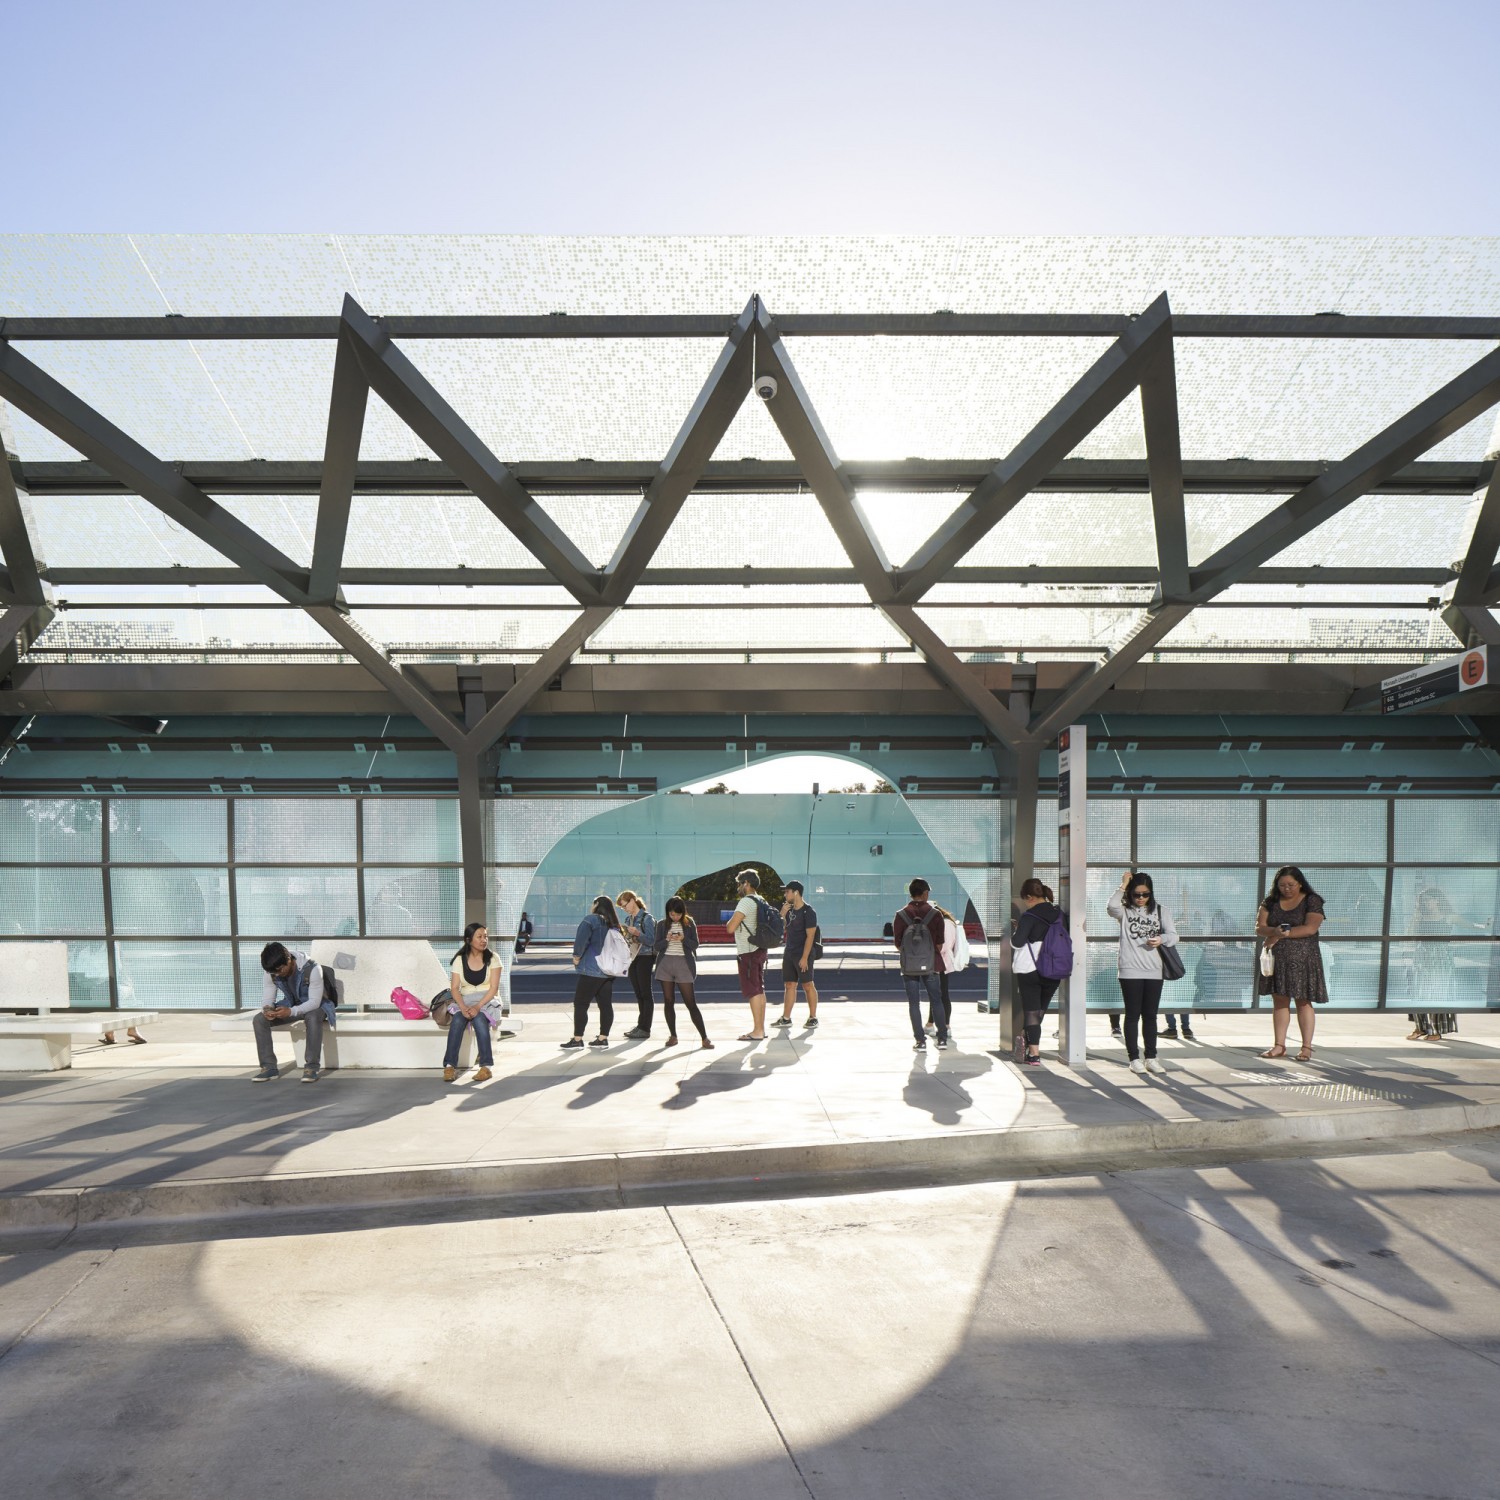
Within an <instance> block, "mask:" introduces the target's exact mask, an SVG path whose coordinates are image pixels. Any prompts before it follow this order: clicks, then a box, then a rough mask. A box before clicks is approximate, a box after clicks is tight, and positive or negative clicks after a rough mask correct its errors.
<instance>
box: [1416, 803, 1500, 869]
mask: <svg viewBox="0 0 1500 1500" xmlns="http://www.w3.org/2000/svg"><path fill="white" fill-rule="evenodd" d="M1496 858H1500V799H1497V798H1494V797H1471V798H1465V799H1459V798H1440V797H1403V798H1398V799H1397V802H1396V859H1397V860H1398V861H1401V862H1405V861H1418V860H1421V861H1425V860H1431V861H1432V862H1433V863H1434V864H1455V865H1458V864H1484V863H1486V862H1488V861H1490V860H1494V859H1496Z"/></svg>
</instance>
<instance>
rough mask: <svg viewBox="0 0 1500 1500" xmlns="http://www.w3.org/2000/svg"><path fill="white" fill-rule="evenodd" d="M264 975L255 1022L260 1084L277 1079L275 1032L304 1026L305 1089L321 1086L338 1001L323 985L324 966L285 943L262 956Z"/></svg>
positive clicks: (269, 947) (273, 945)
mask: <svg viewBox="0 0 1500 1500" xmlns="http://www.w3.org/2000/svg"><path fill="white" fill-rule="evenodd" d="M260 966H261V969H262V971H263V972H264V974H265V985H264V988H263V989H262V991H261V1006H260V1012H259V1013H258V1014H257V1015H256V1017H255V1020H254V1023H253V1024H254V1028H255V1050H256V1052H257V1054H258V1055H259V1057H260V1072H259V1073H257V1074H256V1075H255V1082H256V1083H270V1082H271V1080H272V1079H273V1078H275V1077H276V1076H277V1069H276V1046H275V1043H274V1042H273V1041H272V1039H271V1029H272V1028H273V1027H275V1026H291V1025H293V1024H294V1023H295V1022H297V1021H301V1022H302V1023H303V1025H304V1026H306V1028H307V1047H306V1050H305V1051H304V1053H303V1055H302V1081H303V1083H316V1082H317V1081H318V1079H319V1077H320V1076H321V1074H320V1064H321V1063H322V1061H323V1027H324V1026H325V1025H326V1026H332V1025H333V1024H334V1011H335V1007H336V1006H337V1004H338V996H337V993H336V992H335V991H334V989H333V987H332V985H331V984H328V985H325V984H324V975H323V965H322V964H320V963H318V962H316V961H315V960H313V959H310V958H309V957H308V956H307V955H306V954H305V953H293V952H291V950H290V949H288V948H287V946H286V944H284V943H267V944H266V946H265V947H264V948H262V949H261V950H260Z"/></svg>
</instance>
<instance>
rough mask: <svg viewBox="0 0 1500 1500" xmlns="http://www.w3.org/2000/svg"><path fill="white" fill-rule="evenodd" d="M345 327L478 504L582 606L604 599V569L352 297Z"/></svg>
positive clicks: (390, 401)
mask: <svg viewBox="0 0 1500 1500" xmlns="http://www.w3.org/2000/svg"><path fill="white" fill-rule="evenodd" d="M343 322H344V327H345V328H346V329H347V330H348V335H349V339H350V345H351V348H352V349H353V350H354V352H355V354H356V356H357V358H358V360H359V365H360V369H361V370H362V371H363V372H364V376H365V379H366V380H368V381H369V383H370V386H371V388H372V389H373V390H374V391H375V393H376V395H378V396H379V397H380V399H381V400H382V401H384V402H385V404H386V405H387V406H389V407H390V408H391V410H392V411H393V412H395V413H396V415H397V416H398V417H400V418H401V420H402V421H403V422H405V423H406V425H407V426H408V427H410V428H411V430H412V431H413V432H414V433H416V434H417V436H418V437H419V438H421V439H422V441H423V442H424V443H426V444H427V446H428V447H429V448H431V449H432V451H433V452H434V453H436V454H437V455H438V457H439V458H441V459H442V460H443V462H444V463H446V464H447V465H448V467H449V468H450V469H452V470H453V472H454V473H455V474H456V475H457V476H458V477H459V478H460V479H461V480H462V481H463V482H464V483H465V484H466V485H467V486H468V487H469V488H470V489H471V490H472V491H473V492H474V493H475V494H476V495H477V496H478V497H479V500H480V503H481V504H482V505H484V507H485V508H486V509H487V510H488V511H489V512H490V513H491V514H492V515H493V516H494V517H495V519H496V520H498V521H499V522H500V524H501V525H502V526H504V527H505V528H506V529H507V530H508V531H509V532H510V533H511V535H512V536H514V537H515V538H516V540H517V541H518V542H520V544H521V545H522V546H523V547H525V548H526V550H527V551H528V552H530V553H531V555H532V556H533V557H534V558H536V560H537V561H538V562H539V563H541V564H542V566H543V567H544V568H546V569H547V571H548V572H549V573H551V574H552V576H553V577H554V578H555V579H556V580H557V581H558V583H560V584H561V585H562V586H563V587H564V588H565V589H567V591H568V592H569V593H570V594H572V595H573V597H574V598H575V599H577V600H578V601H579V602H580V603H581V604H597V603H598V601H599V584H598V570H597V569H596V568H595V567H594V566H593V564H592V563H590V562H589V560H588V558H586V557H585V556H584V555H583V553H581V552H580V551H579V550H578V548H577V547H575V546H574V545H573V543H572V542H571V541H570V540H569V539H568V536H567V534H566V533H565V532H564V531H563V530H562V528H561V527H560V526H559V525H558V524H557V523H556V522H555V521H554V520H553V519H552V517H551V516H549V515H548V514H547V512H546V511H545V510H543V509H542V507H541V506H540V505H538V504H537V502H536V500H535V498H534V497H533V496H532V495H531V494H529V493H528V492H527V491H526V490H525V489H524V488H523V487H522V486H521V484H520V483H519V481H518V480H517V479H516V477H515V475H514V474H512V473H511V471H510V470H509V469H508V468H506V466H505V465H504V464H503V463H501V462H500V460H499V459H498V458H496V457H495V455H494V454H493V453H491V452H490V450H489V449H488V448H486V447H485V445H484V444H483V443H482V442H481V441H480V440H479V437H478V435H477V434H476V433H475V432H474V430H473V429H472V428H471V427H470V426H469V425H468V423H466V422H465V421H464V419H463V418H462V417H460V416H459V414H458V413H457V412H456V411H454V409H453V408H452V407H451V406H450V405H449V404H448V403H447V402H446V401H445V400H443V398H442V397H441V396H440V395H439V394H438V393H437V391H436V390H435V389H434V387H433V386H432V385H431V384H430V383H429V382H428V381H427V380H426V379H425V378H424V377H423V376H422V374H421V373H420V372H419V371H418V370H417V368H416V366H415V365H413V364H412V362H411V361H410V360H409V359H408V358H407V357H406V356H405V355H404V354H403V353H402V352H401V351H400V350H399V349H398V348H397V347H396V346H395V345H394V344H393V343H392V342H391V340H390V336H389V335H388V334H387V333H386V331H385V330H384V329H383V328H382V327H380V325H379V324H378V323H376V322H375V320H374V319H373V318H371V317H370V316H369V315H368V314H367V313H366V312H365V311H364V309H363V308H362V307H360V305H359V304H358V303H357V302H356V301H355V300H354V298H352V297H349V296H346V297H345V298H344V313H343Z"/></svg>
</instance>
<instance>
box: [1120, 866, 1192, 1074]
mask: <svg viewBox="0 0 1500 1500" xmlns="http://www.w3.org/2000/svg"><path fill="white" fill-rule="evenodd" d="M1108 911H1109V914H1110V916H1112V917H1113V918H1114V919H1115V921H1117V922H1118V923H1119V924H1120V961H1119V974H1120V994H1121V995H1122V996H1123V998H1124V1001H1125V1051H1126V1053H1127V1054H1128V1056H1129V1058H1130V1071H1131V1072H1132V1073H1148V1072H1149V1073H1165V1072H1166V1071H1167V1070H1166V1068H1165V1067H1163V1066H1162V1064H1161V1063H1159V1062H1158V1061H1157V1060H1156V1008H1157V1006H1158V1005H1159V1004H1160V1003H1161V986H1162V973H1161V954H1160V953H1158V952H1157V949H1159V948H1161V947H1168V948H1175V947H1176V946H1177V929H1176V928H1175V927H1174V926H1173V925H1172V919H1171V917H1169V916H1168V915H1167V913H1166V912H1165V911H1164V910H1163V909H1162V908H1161V907H1160V906H1158V905H1157V904H1156V890H1155V888H1154V887H1153V885H1152V884H1151V877H1150V876H1149V875H1147V874H1145V873H1144V872H1142V871H1140V870H1126V871H1125V873H1124V874H1123V875H1122V876H1121V877H1120V885H1119V889H1118V890H1116V891H1115V893H1114V895H1113V896H1111V897H1110V898H1109V906H1108ZM1142 1030H1144V1032H1145V1034H1146V1036H1145V1041H1146V1060H1145V1061H1144V1062H1142V1061H1141V1055H1140V1043H1139V1041H1138V1039H1137V1033H1138V1032H1140V1031H1142Z"/></svg>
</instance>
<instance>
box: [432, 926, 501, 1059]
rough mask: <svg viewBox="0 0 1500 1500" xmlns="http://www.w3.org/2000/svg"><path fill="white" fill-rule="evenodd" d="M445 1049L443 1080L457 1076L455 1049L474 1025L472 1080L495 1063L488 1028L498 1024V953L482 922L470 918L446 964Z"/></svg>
mask: <svg viewBox="0 0 1500 1500" xmlns="http://www.w3.org/2000/svg"><path fill="white" fill-rule="evenodd" d="M448 972H449V976H450V977H449V980H448V991H449V993H450V994H451V995H452V996H453V998H452V1000H450V1001H449V1002H448V1017H449V1019H448V1050H447V1052H445V1053H444V1054H443V1082H444V1083H452V1082H453V1080H454V1079H455V1078H457V1077H458V1052H459V1048H460V1047H462V1046H463V1043H464V1029H465V1028H466V1027H469V1026H472V1027H473V1028H474V1046H475V1048H476V1050H477V1051H478V1053H479V1071H478V1072H477V1073H476V1074H475V1075H474V1082H475V1083H484V1082H486V1081H487V1080H488V1079H489V1078H490V1077H491V1076H492V1075H491V1073H490V1069H491V1068H492V1067H494V1065H495V1051H494V1043H493V1042H492V1040H491V1038H490V1028H491V1027H493V1026H496V1025H498V1024H499V1020H500V1016H499V1010H500V1006H499V1003H498V1002H497V1000H496V998H495V997H496V995H497V994H498V993H499V991H500V955H499V954H498V953H491V952H490V933H489V928H487V927H486V926H485V925H484V923H483V922H470V923H469V925H468V926H467V927H465V928H464V942H463V947H461V948H460V949H459V950H458V952H457V953H455V954H454V955H453V963H452V965H451V966H450V967H449V971H448Z"/></svg>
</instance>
